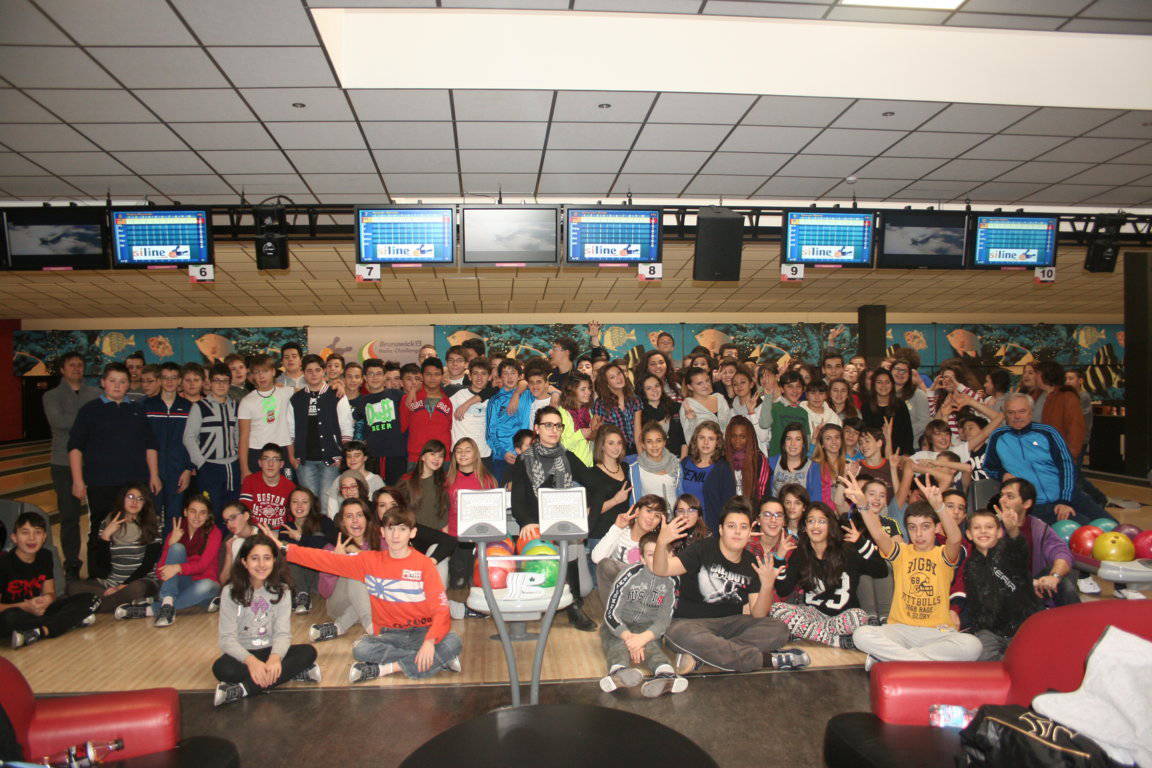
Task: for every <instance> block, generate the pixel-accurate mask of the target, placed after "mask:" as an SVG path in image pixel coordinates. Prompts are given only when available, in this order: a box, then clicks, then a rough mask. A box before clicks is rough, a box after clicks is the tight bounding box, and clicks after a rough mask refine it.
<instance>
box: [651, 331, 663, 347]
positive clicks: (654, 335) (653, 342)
mask: <svg viewBox="0 0 1152 768" xmlns="http://www.w3.org/2000/svg"><path fill="white" fill-rule="evenodd" d="M662 333H664V329H663V328H659V329H657V330H655V331H652V332H651V333H649V334H648V343H649V344H651V345H652V349H656V339H658V338H660V334H662Z"/></svg>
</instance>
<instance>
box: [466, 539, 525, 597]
mask: <svg viewBox="0 0 1152 768" xmlns="http://www.w3.org/2000/svg"><path fill="white" fill-rule="evenodd" d="M484 553H485V554H486V555H487V556H488V558H489V560H488V578H489V579H490V580H491V581H492V589H504V588H505V587H506V586H508V574H509V573H511V572H512V571H515V570H516V561H515V560H493V559H492V558H496V557H501V556H507V555H511V554H513V553H512V552H510V551H509V550H508V547H507V545H506V544H505V543H504V542H502V541H501V542H497V543H496V544H489V545H488V546H487V548H486V549H485V550H484ZM472 583H473V584H474V585H476V586H477V587H479V586H482V585H481V583H480V558H476V565H475V566H474V567H473V568H472Z"/></svg>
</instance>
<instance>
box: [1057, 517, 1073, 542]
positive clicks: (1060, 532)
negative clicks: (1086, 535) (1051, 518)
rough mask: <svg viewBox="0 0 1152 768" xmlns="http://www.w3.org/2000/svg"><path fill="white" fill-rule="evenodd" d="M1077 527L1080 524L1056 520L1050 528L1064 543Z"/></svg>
mask: <svg viewBox="0 0 1152 768" xmlns="http://www.w3.org/2000/svg"><path fill="white" fill-rule="evenodd" d="M1079 527H1080V524H1079V523H1077V522H1076V521H1075V520H1057V521H1056V523H1055V524H1054V525H1053V526H1052V530H1054V531H1056V535H1057V536H1059V537H1060V538H1062V539H1064V541H1068V539H1070V538H1072V534H1073V533H1075V532H1076V529H1077V528H1079Z"/></svg>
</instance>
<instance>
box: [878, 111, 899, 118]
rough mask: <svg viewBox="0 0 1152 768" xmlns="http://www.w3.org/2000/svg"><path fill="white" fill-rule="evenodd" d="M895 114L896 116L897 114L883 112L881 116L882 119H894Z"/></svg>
mask: <svg viewBox="0 0 1152 768" xmlns="http://www.w3.org/2000/svg"><path fill="white" fill-rule="evenodd" d="M895 114H896V113H895V112H881V113H880V116H881V117H892V116H893V115H895Z"/></svg>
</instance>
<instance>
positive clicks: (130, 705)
mask: <svg viewBox="0 0 1152 768" xmlns="http://www.w3.org/2000/svg"><path fill="white" fill-rule="evenodd" d="M0 704H2V705H3V707H4V711H5V712H6V713H7V714H8V719H9V720H11V721H12V727H13V728H14V729H15V731H16V738H17V739H18V740H19V742H20V746H21V747H23V749H24V756H25V758H26V759H27V760H28V761H30V762H36V761H38V760H40V759H41V758H42V757H44V756H45V755H51V754H54V753H56V752H61V751H63V750H65V749H67V748H68V747H70V746H72V745H74V744H82V743H84V742H85V741H96V742H101V741H104V742H107V741H112V740H113V739H123V740H124V749H123V751H121V752H117V753H116V759H118V760H121V759H126V758H130V757H136V756H139V755H148V754H152V753H153V752H163V751H165V750H169V749H173V748H174V747H175V746H176V745H177V743H178V742H179V741H180V699H179V697H178V696H177V694H176V689H175V688H152V689H149V690H146V691H124V692H121V693H97V694H90V695H86V696H60V697H53V698H39V699H37V698H36V697H34V696H33V695H32V689H31V687H29V685H28V681H27V680H25V679H24V675H22V674H20V670H19V669H17V668H16V667H15V665H13V664H12V663H11V662H10V661H8V660H7V659H3V658H0Z"/></svg>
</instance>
